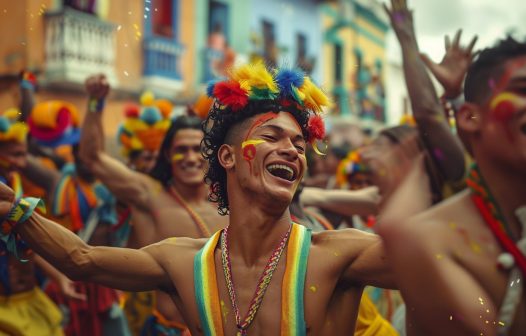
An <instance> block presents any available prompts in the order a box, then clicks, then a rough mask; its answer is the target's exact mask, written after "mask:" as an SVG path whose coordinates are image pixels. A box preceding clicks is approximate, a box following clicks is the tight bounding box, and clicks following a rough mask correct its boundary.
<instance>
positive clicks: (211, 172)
mask: <svg viewBox="0 0 526 336" xmlns="http://www.w3.org/2000/svg"><path fill="white" fill-rule="evenodd" d="M280 111H284V112H289V113H291V114H292V115H293V116H294V118H295V119H296V121H297V122H298V124H299V125H300V126H301V130H302V133H303V136H304V137H305V139H308V138H309V134H308V128H307V126H308V120H309V116H310V114H309V113H310V112H309V111H308V110H305V109H300V108H299V107H298V106H297V105H296V104H286V103H285V104H282V103H280V102H279V101H277V100H268V99H266V100H256V101H249V102H248V104H247V105H246V106H245V107H244V108H243V109H241V110H238V111H232V109H230V108H229V107H226V108H225V107H224V106H221V105H220V104H218V103H214V105H213V106H212V108H211V109H210V112H209V113H208V117H207V118H206V119H205V120H204V122H203V132H204V137H203V141H202V142H201V152H202V154H203V156H204V158H205V159H206V160H207V161H208V170H207V172H206V175H205V182H206V183H207V184H209V185H210V194H209V196H208V199H209V200H210V201H211V202H214V203H217V209H218V212H219V214H220V215H223V216H224V215H227V214H228V213H229V204H228V195H227V185H226V180H227V177H226V171H225V168H223V166H221V164H220V163H219V158H218V155H217V154H218V151H219V148H220V147H221V145H222V144H224V143H225V140H226V138H227V135H228V134H229V131H230V129H232V127H233V126H235V125H237V124H239V123H241V122H243V121H244V120H246V119H248V118H251V117H253V116H255V115H258V114H263V113H267V112H280Z"/></svg>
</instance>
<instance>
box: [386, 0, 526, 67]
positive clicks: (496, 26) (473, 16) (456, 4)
mask: <svg viewBox="0 0 526 336" xmlns="http://www.w3.org/2000/svg"><path fill="white" fill-rule="evenodd" d="M408 3H409V7H410V8H412V9H413V10H414V12H413V15H414V19H415V27H416V32H417V39H418V43H419V47H420V50H421V51H422V52H425V53H427V54H428V55H430V56H431V58H432V59H434V60H435V61H439V60H440V59H441V58H442V56H443V53H444V35H445V34H449V35H450V36H452V35H454V33H455V32H456V30H457V29H459V28H462V29H463V35H462V36H463V38H462V40H463V41H464V43H465V44H467V43H468V42H469V40H470V39H471V37H473V36H474V35H475V34H477V35H478V42H477V45H476V48H483V47H487V46H490V45H492V44H493V43H494V42H495V41H496V40H497V39H498V38H500V37H503V36H505V33H506V32H508V31H510V30H515V31H516V35H514V36H516V37H521V38H523V39H524V37H526V23H525V22H526V1H525V0H408ZM387 45H388V57H389V59H392V60H400V49H399V47H398V42H397V40H396V37H395V36H394V33H393V32H392V31H390V33H389V36H388V44H387Z"/></svg>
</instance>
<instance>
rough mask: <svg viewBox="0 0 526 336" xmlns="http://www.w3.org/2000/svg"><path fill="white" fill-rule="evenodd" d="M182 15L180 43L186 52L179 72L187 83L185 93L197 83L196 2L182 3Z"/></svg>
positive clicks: (180, 19)
mask: <svg viewBox="0 0 526 336" xmlns="http://www.w3.org/2000/svg"><path fill="white" fill-rule="evenodd" d="M179 5H180V6H181V7H180V13H181V14H180V15H179V29H180V32H181V34H180V35H179V41H180V42H181V43H182V44H183V45H184V46H185V51H184V53H183V55H182V57H181V60H180V63H179V70H180V72H181V77H182V78H183V79H184V82H185V91H187V93H190V92H188V91H190V90H192V83H195V81H196V78H195V74H196V71H195V69H197V66H198V64H200V63H199V60H198V57H199V55H198V53H197V50H196V49H197V48H193V47H192V46H193V44H194V43H195V31H196V29H195V25H196V22H195V20H194V18H195V15H196V13H195V11H196V5H195V3H194V1H180V2H179Z"/></svg>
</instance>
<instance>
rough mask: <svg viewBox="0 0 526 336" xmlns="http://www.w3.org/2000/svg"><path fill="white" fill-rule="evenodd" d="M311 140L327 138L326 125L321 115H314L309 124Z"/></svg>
mask: <svg viewBox="0 0 526 336" xmlns="http://www.w3.org/2000/svg"><path fill="white" fill-rule="evenodd" d="M308 129H309V140H310V141H313V140H315V139H316V140H322V139H323V138H325V123H324V122H323V119H322V118H321V117H320V116H319V115H313V116H311V117H310V118H309V122H308Z"/></svg>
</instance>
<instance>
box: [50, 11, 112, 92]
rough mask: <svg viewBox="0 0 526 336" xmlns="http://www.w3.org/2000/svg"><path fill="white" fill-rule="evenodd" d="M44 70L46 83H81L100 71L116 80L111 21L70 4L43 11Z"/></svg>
mask: <svg viewBox="0 0 526 336" xmlns="http://www.w3.org/2000/svg"><path fill="white" fill-rule="evenodd" d="M45 27H46V28H45V34H46V35H45V38H46V50H45V53H46V70H45V78H46V81H47V82H49V83H57V84H68V83H83V82H84V80H85V79H86V77H87V76H89V75H90V74H93V73H104V74H105V75H106V76H107V78H108V79H109V81H110V83H112V84H116V83H115V82H116V75H115V48H116V40H115V25H113V24H111V23H109V22H106V21H102V20H101V19H99V18H98V17H96V16H94V15H90V14H86V13H82V12H79V11H76V10H74V9H71V8H64V10H62V11H60V12H57V13H47V14H46V26H45Z"/></svg>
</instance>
